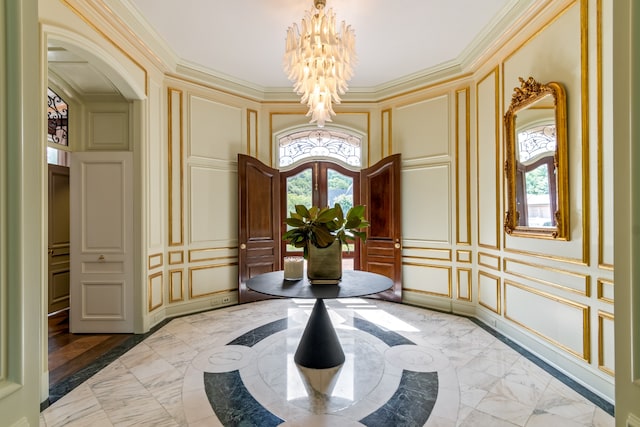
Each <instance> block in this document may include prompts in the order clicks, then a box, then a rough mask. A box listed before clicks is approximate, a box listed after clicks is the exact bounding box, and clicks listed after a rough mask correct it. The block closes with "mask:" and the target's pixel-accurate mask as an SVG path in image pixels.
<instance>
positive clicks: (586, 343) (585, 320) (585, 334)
mask: <svg viewBox="0 0 640 427" xmlns="http://www.w3.org/2000/svg"><path fill="white" fill-rule="evenodd" d="M504 284H505V295H504V299H505V303H504V305H505V311H504V317H505V319H508V320H510V321H511V322H513V323H515V324H517V325H519V326H521V327H522V328H524V329H525V330H527V331H529V332H531V333H533V334H536V335H538V336H539V337H541V338H543V339H544V340H546V341H548V342H550V343H551V344H553V345H555V346H557V347H558V348H560V349H562V350H564V351H566V352H568V353H570V354H573V355H574V356H576V357H579V358H581V359H583V360H585V361H586V362H587V363H591V323H590V321H589V315H590V312H591V311H590V310H591V309H590V307H589V306H587V305H584V304H579V303H577V302H575V301H571V300H568V299H566V298H562V297H559V296H556V295H553V294H550V293H548V292H543V291H540V290H538V289H534V288H531V287H529V286H526V285H523V284H520V283H516V282H513V281H510V280H505V281H504ZM508 286H513V287H515V288H518V289H521V290H523V291H525V292H530V293H532V294H535V295H538V296H541V297H543V298H547V299H550V300H552V301H555V302H557V303H560V304H563V305H568V306H570V307H573V308H576V309H580V310H582V354H579V353H578V352H577V351H575V350H573V349H571V348H569V347H567V346H566V345H563V344H562V343H560V342H558V341H556V340H554V339H553V338H551V337H548V336H546V335H544V334H543V333H542V332H540V331H537V330H535V329H533V328H531V327H529V326H527V325H525V324H524V323H522V322H519V321H517V320H516V319H514V318H512V317H509V315H508V313H507V289H508Z"/></svg>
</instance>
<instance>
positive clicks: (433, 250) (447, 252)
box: [402, 246, 452, 261]
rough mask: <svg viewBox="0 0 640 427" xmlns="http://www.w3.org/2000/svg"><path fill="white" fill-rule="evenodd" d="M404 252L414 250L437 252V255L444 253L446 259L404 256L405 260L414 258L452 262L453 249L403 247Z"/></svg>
mask: <svg viewBox="0 0 640 427" xmlns="http://www.w3.org/2000/svg"><path fill="white" fill-rule="evenodd" d="M402 250H403V251H404V250H412V251H429V252H436V253H440V252H441V253H444V254H445V256H446V258H435V257H429V256H416V255H403V257H404V258H414V259H428V260H435V261H451V259H452V258H451V257H452V255H451V249H434V248H423V247H420V246H403V247H402Z"/></svg>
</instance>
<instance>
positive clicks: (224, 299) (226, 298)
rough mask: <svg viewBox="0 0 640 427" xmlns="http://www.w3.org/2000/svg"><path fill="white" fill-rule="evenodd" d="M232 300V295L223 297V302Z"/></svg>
mask: <svg viewBox="0 0 640 427" xmlns="http://www.w3.org/2000/svg"><path fill="white" fill-rule="evenodd" d="M230 301H231V297H229V296H227V297H222V303H223V304H227V303H229V302H230Z"/></svg>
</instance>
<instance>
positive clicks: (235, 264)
mask: <svg viewBox="0 0 640 427" xmlns="http://www.w3.org/2000/svg"><path fill="white" fill-rule="evenodd" d="M237 265H238V263H237V262H231V263H227V264H209V265H203V266H200V267H190V268H189V299H193V298H201V297H206V296H209V295H214V294H220V293H223V292H230V291H231V289H225V290H222V291H213V292H207V293H206V294H198V295H194V293H193V272H194V271H198V270H209V269H214V268H221V267H233V266H237Z"/></svg>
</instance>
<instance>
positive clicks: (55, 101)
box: [47, 88, 70, 166]
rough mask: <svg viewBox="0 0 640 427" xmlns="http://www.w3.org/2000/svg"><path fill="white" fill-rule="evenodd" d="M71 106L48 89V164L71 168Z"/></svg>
mask: <svg viewBox="0 0 640 427" xmlns="http://www.w3.org/2000/svg"><path fill="white" fill-rule="evenodd" d="M68 147H69V105H68V104H67V102H66V101H65V100H64V99H63V98H62V97H61V96H60V95H58V94H57V93H56V92H55V91H54V90H53V89H51V88H47V163H49V164H54V165H60V166H69V161H70V159H69V152H68V151H67V150H68Z"/></svg>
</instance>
